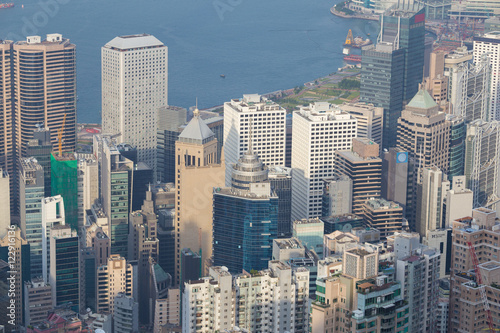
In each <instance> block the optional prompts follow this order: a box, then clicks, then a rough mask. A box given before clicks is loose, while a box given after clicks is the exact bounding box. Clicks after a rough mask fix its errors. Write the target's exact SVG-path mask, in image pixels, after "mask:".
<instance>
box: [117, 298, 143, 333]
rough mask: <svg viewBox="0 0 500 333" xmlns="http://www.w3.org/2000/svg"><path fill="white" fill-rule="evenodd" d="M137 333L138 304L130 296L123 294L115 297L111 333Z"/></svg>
mask: <svg viewBox="0 0 500 333" xmlns="http://www.w3.org/2000/svg"><path fill="white" fill-rule="evenodd" d="M138 331H139V303H137V302H135V301H134V298H133V297H132V296H128V295H125V294H123V293H120V294H118V295H117V296H116V297H115V312H114V316H113V333H134V332H138Z"/></svg>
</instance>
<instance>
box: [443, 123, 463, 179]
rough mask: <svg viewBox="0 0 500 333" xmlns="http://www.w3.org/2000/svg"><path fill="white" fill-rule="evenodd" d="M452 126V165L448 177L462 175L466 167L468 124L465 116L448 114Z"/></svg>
mask: <svg viewBox="0 0 500 333" xmlns="http://www.w3.org/2000/svg"><path fill="white" fill-rule="evenodd" d="M446 120H447V121H448V122H449V123H450V124H451V127H450V153H449V154H450V165H449V167H448V179H449V180H452V179H453V177H455V176H462V175H463V174H464V167H465V138H466V136H467V125H466V123H465V119H464V118H463V117H459V116H455V115H446Z"/></svg>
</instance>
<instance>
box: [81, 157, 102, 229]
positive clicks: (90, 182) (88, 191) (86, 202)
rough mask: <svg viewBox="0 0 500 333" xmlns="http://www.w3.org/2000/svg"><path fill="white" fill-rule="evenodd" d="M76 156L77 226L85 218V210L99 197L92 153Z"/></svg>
mask: <svg viewBox="0 0 500 333" xmlns="http://www.w3.org/2000/svg"><path fill="white" fill-rule="evenodd" d="M77 158H78V171H77V172H78V173H77V175H78V179H77V181H78V226H79V227H83V226H84V225H85V221H86V220H87V214H86V211H87V210H90V209H92V205H93V204H94V202H95V200H96V199H98V198H99V168H98V163H97V159H96V158H95V156H94V155H93V154H77Z"/></svg>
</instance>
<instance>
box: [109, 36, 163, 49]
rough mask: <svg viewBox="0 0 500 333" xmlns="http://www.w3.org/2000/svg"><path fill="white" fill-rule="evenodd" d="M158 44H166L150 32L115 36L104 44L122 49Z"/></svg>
mask: <svg viewBox="0 0 500 333" xmlns="http://www.w3.org/2000/svg"><path fill="white" fill-rule="evenodd" d="M158 46H164V44H163V43H162V42H160V41H159V40H158V39H157V38H156V37H154V36H152V35H149V34H139V35H128V36H119V37H115V38H113V39H112V40H111V41H109V42H108V43H107V44H106V45H104V47H105V48H109V49H117V50H122V51H126V50H130V49H139V48H149V47H158Z"/></svg>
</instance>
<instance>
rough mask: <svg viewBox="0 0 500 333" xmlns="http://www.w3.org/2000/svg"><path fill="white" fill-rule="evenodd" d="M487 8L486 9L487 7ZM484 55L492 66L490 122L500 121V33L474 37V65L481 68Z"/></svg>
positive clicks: (494, 32) (495, 32) (493, 32)
mask: <svg viewBox="0 0 500 333" xmlns="http://www.w3.org/2000/svg"><path fill="white" fill-rule="evenodd" d="M485 8H486V7H485ZM483 55H487V56H488V58H489V65H490V66H491V75H490V84H489V89H490V107H489V117H490V118H489V119H488V120H500V93H499V92H498V88H499V86H498V85H499V83H500V75H499V74H498V72H499V71H500V64H499V63H498V61H497V59H498V57H499V56H500V31H492V32H489V33H486V34H484V35H483V36H481V37H474V64H475V65H476V66H477V67H479V66H480V65H479V64H480V63H481V62H483V61H484V58H483Z"/></svg>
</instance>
